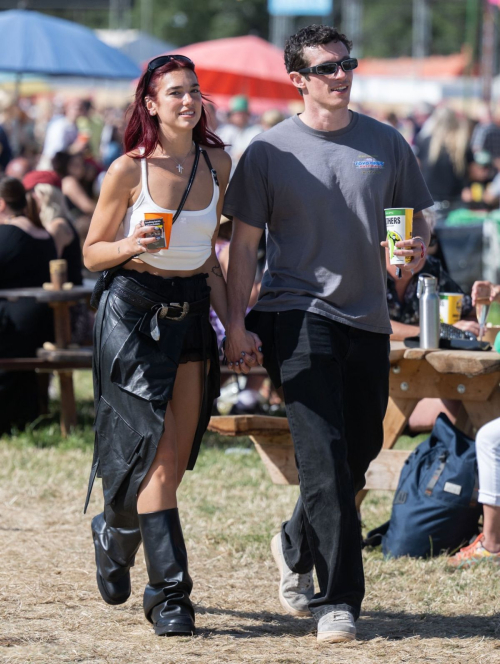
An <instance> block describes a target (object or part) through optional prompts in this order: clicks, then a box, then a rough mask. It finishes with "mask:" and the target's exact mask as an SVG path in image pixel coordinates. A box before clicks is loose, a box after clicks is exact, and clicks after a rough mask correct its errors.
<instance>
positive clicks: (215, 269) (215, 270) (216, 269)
mask: <svg viewBox="0 0 500 664" xmlns="http://www.w3.org/2000/svg"><path fill="white" fill-rule="evenodd" d="M212 272H213V274H215V276H216V277H221V278H222V277H223V276H224V275H223V274H222V270H221V267H220V265H219V263H217V265H214V266H213V268H212Z"/></svg>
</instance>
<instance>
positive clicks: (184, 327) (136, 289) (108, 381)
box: [85, 269, 220, 511]
mask: <svg viewBox="0 0 500 664" xmlns="http://www.w3.org/2000/svg"><path fill="white" fill-rule="evenodd" d="M206 278H207V275H206V274H197V275H194V276H193V277H173V278H169V279H164V278H162V277H157V276H154V275H151V274H149V273H140V272H136V271H134V270H123V269H122V270H119V271H118V272H117V273H116V275H115V277H114V279H113V282H112V284H111V286H110V288H109V290H108V291H105V292H104V293H103V295H102V297H101V301H100V304H99V309H98V311H97V315H96V320H95V327H94V360H93V377H94V400H95V412H96V417H95V446H94V458H93V462H92V469H91V474H90V480H89V488H88V492H87V499H86V501H85V511H86V509H87V505H88V501H89V498H90V494H91V491H92V485H93V482H94V479H95V477H96V476H97V477H102V485H103V493H104V502H105V504H106V505H113V504H114V503H118V504H119V506H120V510H125V511H134V510H135V509H136V502H137V492H138V490H139V487H140V484H141V482H142V480H143V479H144V477H145V476H146V474H147V472H148V470H149V468H150V466H151V464H152V462H153V459H154V457H155V455H156V449H157V446H158V443H159V441H160V438H161V436H162V434H163V430H164V420H165V412H166V409H167V404H168V401H169V400H170V399H171V398H172V393H173V388H174V382H175V377H176V373H177V367H178V366H179V364H180V363H182V362H189V361H203V362H204V363H205V372H204V375H205V377H206V378H205V382H204V387H203V399H202V406H201V411H200V412H196V413H194V412H193V414H192V416H193V417H194V418H196V419H197V421H198V426H197V429H196V434H195V438H194V441H193V447H192V450H191V456H190V458H189V463H188V470H192V469H193V467H194V465H195V462H196V458H197V456H198V452H199V449H200V444H201V439H202V437H203V434H204V433H205V431H206V428H207V425H208V422H209V420H210V415H211V411H212V404H213V401H214V399H216V398H217V397H218V396H219V386H220V371H219V359H218V350H217V340H216V336H215V332H214V330H213V328H212V326H211V325H210V322H209V306H210V300H209V293H210V288H209V286H208V284H207V280H206ZM208 362H210V368H209V370H208V371H207V369H208Z"/></svg>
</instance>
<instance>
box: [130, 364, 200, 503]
mask: <svg viewBox="0 0 500 664" xmlns="http://www.w3.org/2000/svg"><path fill="white" fill-rule="evenodd" d="M202 393H203V362H187V363H186V364H180V365H179V368H178V369H177V376H176V379H175V385H174V391H173V395H172V400H171V401H170V402H169V404H168V407H167V411H166V413H165V431H164V432H163V436H162V437H161V439H160V442H159V443H158V449H157V452H156V456H155V458H154V460H153V463H152V464H151V468H150V469H149V471H148V473H147V475H146V477H145V478H144V480H143V482H142V484H141V486H140V489H139V493H138V497H137V511H138V512H139V514H146V513H149V512H159V511H161V510H168V509H172V508H174V507H177V496H176V494H177V487H178V486H179V484H180V482H181V480H182V477H183V475H184V472H185V470H186V467H187V464H188V461H189V455H190V454H191V448H192V446H193V439H194V435H195V432H196V427H197V426H198V419H199V414H200V407H201V398H202Z"/></svg>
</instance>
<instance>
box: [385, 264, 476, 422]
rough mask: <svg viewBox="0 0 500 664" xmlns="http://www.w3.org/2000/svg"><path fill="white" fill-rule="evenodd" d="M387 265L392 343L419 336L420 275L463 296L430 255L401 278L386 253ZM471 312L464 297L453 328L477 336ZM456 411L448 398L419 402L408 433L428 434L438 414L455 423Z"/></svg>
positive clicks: (456, 404)
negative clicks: (436, 281) (429, 275)
mask: <svg viewBox="0 0 500 664" xmlns="http://www.w3.org/2000/svg"><path fill="white" fill-rule="evenodd" d="M386 266H387V305H388V307H389V316H390V318H391V325H392V334H391V340H392V341H403V340H404V339H406V338H408V337H414V336H417V335H418V334H420V314H419V300H418V298H417V283H418V275H419V273H420V272H422V273H424V272H425V273H426V274H431V275H432V276H433V277H436V278H437V280H438V284H439V285H438V290H439V292H440V293H463V291H462V289H461V288H460V286H459V285H458V284H457V283H456V282H455V281H453V279H452V278H451V277H450V275H449V274H448V273H447V272H445V270H444V269H443V267H442V265H441V263H440V261H439V260H438V259H437V258H434V257H433V256H427V259H426V261H425V263H424V265H423V266H422V268H420V269H419V270H416V271H415V273H414V274H411V272H403V273H402V277H401V279H398V278H397V277H396V266H395V265H390V263H389V252H388V251H386ZM472 312H473V307H472V301H471V298H470V296H469V295H464V297H463V302H462V320H459V321H458V322H457V323H455V327H457V328H459V329H461V330H464V331H469V332H472V333H473V334H475V335H478V334H479V324H478V323H477V321H475V320H467V318H468V317H469V316H470V315H471V313H472ZM459 409H460V402H459V401H452V400H451V399H443V400H441V399H422V400H421V401H420V402H419V403H418V405H417V407H416V408H415V410H414V411H413V413H412V414H411V416H410V419H409V420H408V426H409V429H410V431H412V432H418V431H430V430H431V429H432V427H433V426H434V422H435V421H436V418H437V416H438V415H439V413H446V414H447V415H448V417H449V418H450V420H451V421H452V422H455V421H456V418H457V415H458V411H459Z"/></svg>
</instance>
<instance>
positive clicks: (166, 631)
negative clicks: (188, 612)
mask: <svg viewBox="0 0 500 664" xmlns="http://www.w3.org/2000/svg"><path fill="white" fill-rule="evenodd" d="M155 634H156V636H194V634H195V628H194V625H185V626H184V625H182V624H175V625H162V626H161V627H156V626H155Z"/></svg>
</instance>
